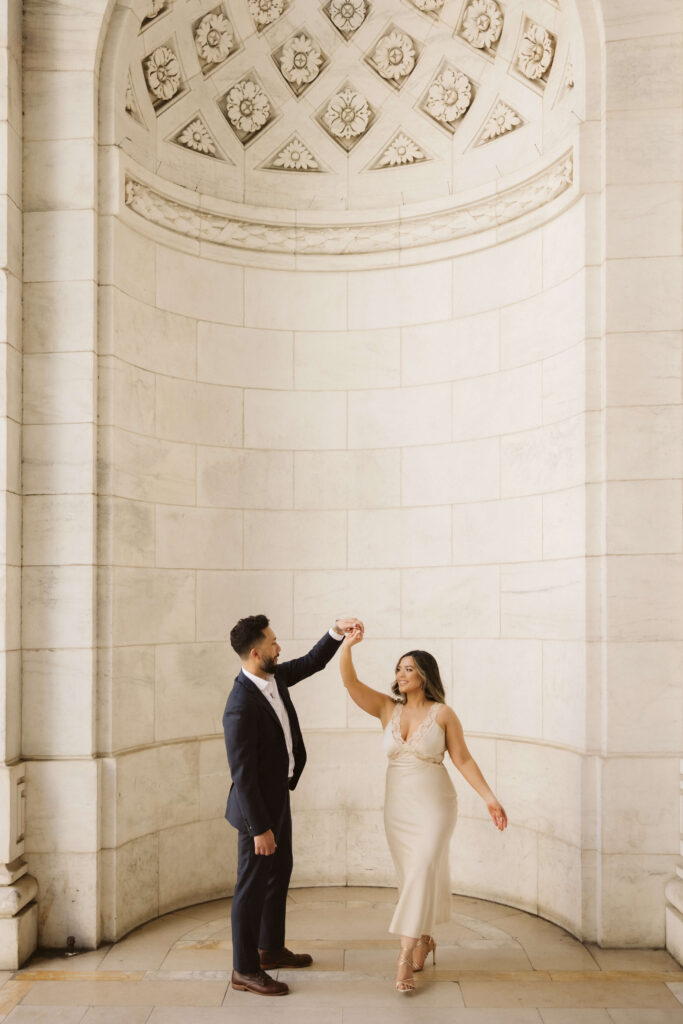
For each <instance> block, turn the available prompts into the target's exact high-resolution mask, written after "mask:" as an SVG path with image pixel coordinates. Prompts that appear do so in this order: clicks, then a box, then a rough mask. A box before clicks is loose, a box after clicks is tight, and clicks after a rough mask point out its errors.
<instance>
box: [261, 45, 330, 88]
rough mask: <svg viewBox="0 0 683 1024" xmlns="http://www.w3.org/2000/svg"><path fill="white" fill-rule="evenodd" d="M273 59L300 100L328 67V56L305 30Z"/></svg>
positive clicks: (279, 49)
mask: <svg viewBox="0 0 683 1024" xmlns="http://www.w3.org/2000/svg"><path fill="white" fill-rule="evenodd" d="M271 57H272V58H273V60H274V61H275V66H276V67H277V69H278V71H279V72H280V74H281V75H282V77H283V78H284V80H285V82H286V83H287V85H288V86H289V88H290V89H291V90H292V92H293V93H294V95H295V96H296V97H297V98H298V97H299V96H301V95H302V94H303V93H304V92H305V91H306V89H307V88H308V87H309V85H312V84H313V82H314V81H315V80H316V78H317V77H318V75H319V74H320V72H321V71H322V70H323V69H324V68H325V67H327V63H328V60H327V56H326V54H325V53H324V51H323V49H322V47H321V46H320V44H319V43H318V41H317V40H316V39H314V37H313V36H312V35H311V33H310V32H308V31H307V30H306V29H305V28H302V29H301V30H300V31H299V32H295V33H294V35H293V36H290V37H289V39H288V40H287V41H286V42H285V43H284V44H283V45H282V46H280V47H278V49H277V50H274V51H273V52H272V54H271Z"/></svg>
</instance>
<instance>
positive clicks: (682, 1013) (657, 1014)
mask: <svg viewBox="0 0 683 1024" xmlns="http://www.w3.org/2000/svg"><path fill="white" fill-rule="evenodd" d="M608 1013H609V1016H610V1021H611V1022H612V1024H683V1009H681V1010H642V1009H641V1010H612V1009H610V1010H609V1011H608Z"/></svg>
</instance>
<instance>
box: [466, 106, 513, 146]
mask: <svg viewBox="0 0 683 1024" xmlns="http://www.w3.org/2000/svg"><path fill="white" fill-rule="evenodd" d="M523 124H524V121H523V119H522V117H521V115H520V114H518V113H517V111H516V110H513V109H512V107H510V106H508V104H507V103H504V102H503V100H501V99H498V100H496V102H495V103H494V105H493V108H492V109H491V111H490V112H489V115H488V117H487V118H486V120H485V121H484V126H483V128H482V129H481V131H480V132H479V134H478V135H477V137H476V139H475V140H474V143H473V145H474V146H483V145H484V143H486V142H492V141H493V139H499V138H500V137H501V135H509V134H510V132H513V131H515V129H516V128H520V127H521V126H522V125H523Z"/></svg>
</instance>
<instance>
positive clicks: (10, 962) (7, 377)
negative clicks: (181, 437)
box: [0, 0, 38, 970]
mask: <svg viewBox="0 0 683 1024" xmlns="http://www.w3.org/2000/svg"><path fill="white" fill-rule="evenodd" d="M0 49H2V50H3V51H4V52H3V53H2V68H3V70H2V77H3V79H4V80H3V81H2V82H1V83H0V87H1V89H2V94H3V99H5V97H6V103H5V104H4V107H3V109H2V111H1V112H0V165H1V166H0V182H2V184H0V225H1V228H0V231H1V246H2V255H1V256H0V436H1V437H2V449H3V450H2V456H1V457H0V552H1V564H0V968H1V969H8V970H11V969H13V968H16V967H18V966H19V964H20V963H21V962H22V961H23V960H25V959H26V957H27V956H29V954H30V953H31V952H32V951H33V950H34V949H35V946H36V932H37V917H38V910H37V906H36V903H35V899H34V897H35V895H36V890H37V884H36V881H35V879H34V878H32V877H31V876H30V875H29V874H28V873H27V872H28V867H27V865H26V863H25V861H24V859H23V854H24V781H25V767H24V765H23V764H22V762H21V757H20V754H21V711H20V706H21V698H20V662H21V658H20V615H19V608H20V605H21V508H20V502H21V497H20V490H21V447H20V444H21V442H20V422H21V326H22V325H21V277H22V222H21V217H22V182H21V144H22V142H21V139H22V104H21V64H22V59H21V3H20V2H19V0H10V2H9V3H7V4H4V5H3V7H2V8H1V9H0Z"/></svg>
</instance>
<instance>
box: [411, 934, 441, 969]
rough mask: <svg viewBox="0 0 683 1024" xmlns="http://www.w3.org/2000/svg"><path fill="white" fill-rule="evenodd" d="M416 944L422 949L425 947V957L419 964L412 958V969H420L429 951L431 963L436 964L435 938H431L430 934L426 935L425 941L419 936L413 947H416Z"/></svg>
mask: <svg viewBox="0 0 683 1024" xmlns="http://www.w3.org/2000/svg"><path fill="white" fill-rule="evenodd" d="M418 946H420V947H422V949H425V947H426V952H425V958H424V960H423V961H422V964H421V965H420V964H417V963H415V961H414V960H413V970H414V971H421V970H422V968H423V967H424V965H425V964H426V963H427V957H428V956H429V954H430V953H431V954H432V963H433V964H436V939H434V938H432V936H431V935H428V936H427V941H426V942H425V941H423V938H422V936H420V938H419V939H418V940H417V942H416V943H415V949H417V947H418Z"/></svg>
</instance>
